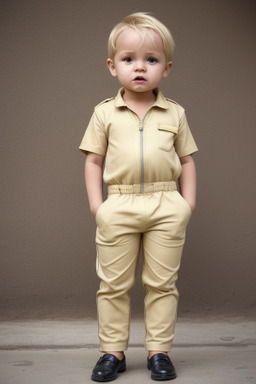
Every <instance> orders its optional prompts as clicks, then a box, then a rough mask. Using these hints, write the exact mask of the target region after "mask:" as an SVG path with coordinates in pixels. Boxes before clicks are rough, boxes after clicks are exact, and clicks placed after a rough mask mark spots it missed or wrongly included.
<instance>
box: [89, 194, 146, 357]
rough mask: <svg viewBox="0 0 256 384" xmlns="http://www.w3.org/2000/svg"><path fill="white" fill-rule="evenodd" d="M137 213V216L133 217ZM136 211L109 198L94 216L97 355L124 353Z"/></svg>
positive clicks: (136, 245) (126, 199)
mask: <svg viewBox="0 0 256 384" xmlns="http://www.w3.org/2000/svg"><path fill="white" fill-rule="evenodd" d="M136 211H137V213H135V212H136ZM138 215H139V208H138V207H136V204H135V206H134V203H133V197H132V196H131V195H130V196H127V195H126V196H124V195H111V196H110V198H109V199H108V200H107V201H106V202H105V203H103V205H102V206H101V207H100V209H99V211H98V212H97V215H96V221H97V225H98V227H97V234H96V244H97V274H98V276H99V278H100V279H101V283H100V288H99V291H98V292H97V308H98V322H99V339H100V350H101V351H124V350H126V349H127V348H128V341H129V332H130V295H129V291H130V289H131V288H132V286H133V285H134V281H135V273H136V268H137V262H138V256H139V250H140V243H141V234H140V232H139V231H137V230H136V225H137V224H136V223H137V222H139V221H140V220H139V218H138Z"/></svg>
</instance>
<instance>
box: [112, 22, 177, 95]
mask: <svg viewBox="0 0 256 384" xmlns="http://www.w3.org/2000/svg"><path fill="white" fill-rule="evenodd" d="M116 49H117V50H116V54H115V57H114V60H111V59H108V61H107V65H108V67H109V70H110V72H111V74H112V76H114V77H117V78H118V80H119V82H120V83H121V85H122V86H123V87H124V88H125V90H126V91H130V92H141V93H142V92H144V93H145V92H152V90H153V89H154V88H156V87H157V86H158V84H159V83H160V81H161V80H162V78H165V77H167V75H168V73H169V71H170V69H171V66H172V63H171V62H168V63H167V62H166V57H165V54H164V48H163V42H162V39H161V37H160V36H159V35H158V34H157V33H156V32H155V31H153V30H151V31H149V32H147V33H146V36H145V39H144V41H143V44H142V41H141V38H140V37H139V36H138V34H137V32H136V31H135V30H134V29H132V28H126V29H125V30H124V31H123V32H121V33H120V35H119V36H118V38H117V41H116Z"/></svg>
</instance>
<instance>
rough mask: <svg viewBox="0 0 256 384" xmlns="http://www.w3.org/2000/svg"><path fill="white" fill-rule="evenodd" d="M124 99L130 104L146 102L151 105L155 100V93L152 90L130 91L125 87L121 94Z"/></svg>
mask: <svg viewBox="0 0 256 384" xmlns="http://www.w3.org/2000/svg"><path fill="white" fill-rule="evenodd" d="M123 99H124V101H125V102H126V103H127V104H128V105H130V104H137V103H138V104H144V105H145V104H147V105H152V104H154V102H155V100H156V95H155V94H154V92H153V91H149V92H132V91H129V90H127V89H125V91H124V94H123Z"/></svg>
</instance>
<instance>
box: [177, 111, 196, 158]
mask: <svg viewBox="0 0 256 384" xmlns="http://www.w3.org/2000/svg"><path fill="white" fill-rule="evenodd" d="M175 151H176V153H177V154H178V156H179V157H184V156H188V155H191V154H192V153H194V152H197V151H198V147H197V145H196V143H195V140H194V138H193V136H192V133H191V131H190V128H189V125H188V122H187V118H186V114H185V111H184V112H183V114H182V116H181V118H180V122H179V132H178V135H177V137H176V140H175Z"/></svg>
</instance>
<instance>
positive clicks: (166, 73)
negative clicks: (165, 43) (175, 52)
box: [163, 61, 172, 79]
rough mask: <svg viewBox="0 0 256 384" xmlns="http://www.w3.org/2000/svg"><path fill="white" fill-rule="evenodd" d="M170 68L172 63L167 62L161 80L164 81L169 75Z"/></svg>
mask: <svg viewBox="0 0 256 384" xmlns="http://www.w3.org/2000/svg"><path fill="white" fill-rule="evenodd" d="M171 68H172V62H171V61H169V63H167V64H166V68H165V71H164V73H163V79H165V78H166V77H167V76H168V75H169V72H170V70H171Z"/></svg>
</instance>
